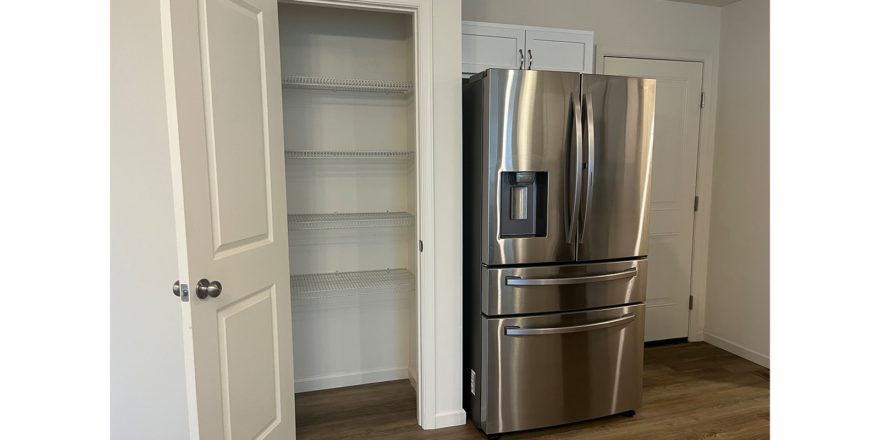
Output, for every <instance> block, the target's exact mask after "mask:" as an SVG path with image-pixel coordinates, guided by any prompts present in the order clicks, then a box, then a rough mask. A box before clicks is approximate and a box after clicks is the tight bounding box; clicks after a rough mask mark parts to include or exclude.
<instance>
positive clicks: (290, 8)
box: [279, 3, 418, 393]
mask: <svg viewBox="0 0 880 440" xmlns="http://www.w3.org/2000/svg"><path fill="white" fill-rule="evenodd" d="M279 32H280V41H281V46H280V47H281V73H282V77H283V80H284V87H283V89H282V90H283V92H282V93H283V106H284V148H285V151H286V156H287V160H286V167H287V198H288V203H287V209H288V217H289V219H290V221H289V225H288V228H289V241H290V273H291V283H292V288H291V297H292V300H291V302H292V306H293V307H292V313H293V344H294V346H293V348H294V374H295V378H296V392H298V393H299V392H305V391H313V390H319V389H327V388H335V387H340V386H350V385H358V384H363V383H371V382H381V381H386V380H396V379H405V378H409V379H410V380H411V381H412V383H413V386H414V387H416V389H418V387H417V386H416V385H417V372H418V367H417V366H418V345H417V344H418V338H417V335H418V326H417V322H418V321H417V319H418V301H417V295H416V290H417V276H418V241H417V238H416V230H417V227H416V225H417V224H418V223H417V221H418V219H417V216H416V214H417V203H418V201H417V199H416V195H417V167H416V166H415V164H416V163H417V162H416V159H415V158H416V154H415V145H416V139H417V133H416V132H415V130H416V104H415V102H414V98H413V97H414V93H412V91H411V90H412V84H413V81H414V73H413V72H414V64H413V54H414V46H413V44H414V42H413V40H414V39H413V31H412V16H410V15H407V14H394V13H383V12H372V11H363V10H355V9H343V8H330V7H318V6H307V5H298V4H284V3H282V4H279ZM303 77H306V78H303ZM314 78H324V79H326V78H337V79H339V78H342V79H362V80H381V81H384V82H381V83H378V82H367V83H363V84H360V83H351V82H339V81H336V82H335V83H334V82H333V81H325V80H321V79H314ZM389 81H393V82H389ZM315 84H317V85H315ZM321 84H330V85H321ZM333 84H336V85H333ZM352 84H354V85H352ZM365 87H366V88H369V87H373V88H375V90H370V91H353V90H350V89H351V88H361V89H365ZM383 88H384V91H383ZM407 90H409V91H407ZM386 92H388V93H386ZM315 151H318V152H319V153H315ZM351 152H360V153H361V154H360V155H358V154H354V153H351ZM388 152H390V153H388ZM316 156H318V157H317V158H316ZM317 214H322V215H321V216H320V217H318V216H316V215H317ZM337 271H338V272H339V273H338V274H337ZM365 271H369V272H366V273H365ZM319 274H320V275H319Z"/></svg>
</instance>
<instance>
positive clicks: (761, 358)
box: [703, 331, 770, 368]
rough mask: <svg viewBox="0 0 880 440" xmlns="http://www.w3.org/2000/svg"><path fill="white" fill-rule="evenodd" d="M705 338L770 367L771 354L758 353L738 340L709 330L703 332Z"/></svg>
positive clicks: (738, 354) (747, 358) (727, 349)
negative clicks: (732, 339) (717, 334)
mask: <svg viewBox="0 0 880 440" xmlns="http://www.w3.org/2000/svg"><path fill="white" fill-rule="evenodd" d="M703 340H704V341H706V342H707V343H709V344H712V345H714V346H716V347H718V348H720V349H722V350H724V351H729V352H731V353H733V354H735V355H737V356H739V357H741V358H744V359H746V360H749V361H752V362H754V363H756V364H758V365H760V366H762V367H765V368H770V356H769V355H766V354H762V353H758V352H757V351H755V350H752V349H751V348H746V347H743V346H742V345H739V344H737V343H736V342H732V341H729V340H727V339H724V338H722V337H721V336H716V335H713V334H712V333H709V332H705V331H704V332H703Z"/></svg>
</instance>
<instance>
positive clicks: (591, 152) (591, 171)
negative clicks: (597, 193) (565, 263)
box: [580, 93, 596, 244]
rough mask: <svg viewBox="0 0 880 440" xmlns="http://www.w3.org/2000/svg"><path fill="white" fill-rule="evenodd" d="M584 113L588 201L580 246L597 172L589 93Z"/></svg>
mask: <svg viewBox="0 0 880 440" xmlns="http://www.w3.org/2000/svg"><path fill="white" fill-rule="evenodd" d="M583 100H584V111H585V112H586V113H587V127H586V135H587V136H586V137H587V189H586V191H587V201H586V204H585V205H584V218H583V219H582V220H583V223H582V224H581V233H580V236H581V237H580V244H583V243H584V236H585V235H587V220H589V218H590V209H591V208H592V207H593V176H594V175H595V172H596V167H595V159H596V138H595V136H594V134H595V127H593V97H592V96H591V95H590V94H589V93H585V94H584V96H583Z"/></svg>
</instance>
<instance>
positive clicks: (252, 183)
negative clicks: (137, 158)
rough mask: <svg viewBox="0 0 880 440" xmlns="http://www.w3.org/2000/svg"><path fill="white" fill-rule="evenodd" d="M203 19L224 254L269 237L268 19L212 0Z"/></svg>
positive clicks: (214, 201)
mask: <svg viewBox="0 0 880 440" xmlns="http://www.w3.org/2000/svg"><path fill="white" fill-rule="evenodd" d="M199 21H200V25H201V26H202V27H201V38H202V41H203V42H204V43H207V44H205V46H204V47H203V50H202V54H201V55H202V66H203V69H202V75H203V84H204V93H205V95H204V96H205V115H206V123H207V130H206V133H207V137H208V175H209V179H210V184H209V185H210V189H211V211H212V212H211V214H212V216H211V219H212V229H213V232H214V246H215V249H216V251H217V252H218V254H220V255H218V257H222V255H225V254H228V253H229V252H230V251H232V252H234V249H238V250H241V248H242V247H245V248H246V247H250V246H254V245H257V244H258V243H262V244H265V243H266V242H267V241H269V240H270V237H269V231H270V230H271V226H270V225H269V222H270V221H271V211H272V206H271V205H270V204H269V200H270V199H271V194H269V190H270V188H271V185H270V184H269V183H268V182H267V180H266V178H267V177H268V175H269V173H268V170H267V165H268V162H267V161H266V157H267V156H268V155H269V142H268V140H269V139H268V137H269V136H268V133H266V130H268V125H267V123H266V115H267V114H268V108H267V107H266V105H267V97H266V87H265V84H264V80H265V78H266V72H265V70H266V69H265V63H264V62H263V59H265V58H266V53H265V52H264V49H265V45H264V42H263V31H264V30H263V16H262V14H261V11H260V10H259V9H256V8H255V7H254V6H252V5H250V4H248V3H245V2H243V1H240V0H211V1H204V2H202V9H201V14H200V17H199ZM231 66H235V67H234V68H230V67H231Z"/></svg>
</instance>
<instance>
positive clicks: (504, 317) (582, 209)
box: [462, 69, 656, 437]
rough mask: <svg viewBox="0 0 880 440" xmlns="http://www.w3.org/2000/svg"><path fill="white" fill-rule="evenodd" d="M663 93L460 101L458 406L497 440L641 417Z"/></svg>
mask: <svg viewBox="0 0 880 440" xmlns="http://www.w3.org/2000/svg"><path fill="white" fill-rule="evenodd" d="M655 87H656V84H655V80H652V79H641V78H627V77H617V76H605V75H586V74H579V73H571V72H542V71H530V70H501V69H489V70H487V71H485V72H482V73H479V74H477V75H474V76H473V77H471V78H470V80H469V81H468V83H467V84H465V85H464V86H463V135H464V137H463V157H462V160H463V175H464V182H463V202H464V206H463V214H464V215H463V217H464V219H463V220H464V225H463V226H464V227H463V233H464V237H463V241H464V243H463V245H464V258H463V263H464V272H463V273H464V304H463V311H464V346H465V350H464V372H465V374H464V379H465V380H464V393H465V396H464V406H465V410H466V411H467V413H468V417H469V418H471V420H473V421H474V423H475V424H476V425H477V426H478V427H479V428H480V429H482V430H483V431H484V432H485V433H486V434H487V435H489V436H490V437H492V436H495V435H497V434H500V433H506V432H513V431H521V430H527V429H534V428H542V427H547V426H553V425H559V424H565V423H572V422H577V421H582V420H587V419H592V418H596V417H602V416H607V415H611V414H619V413H630V414H632V410H635V409H636V408H638V407H640V406H641V403H642V362H643V349H644V325H645V324H644V323H645V305H644V301H645V293H646V286H647V277H648V222H649V213H650V193H651V150H652V138H653V126H654V95H655Z"/></svg>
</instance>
